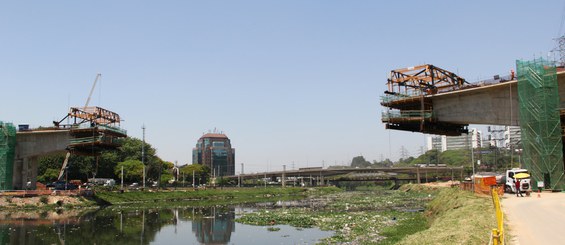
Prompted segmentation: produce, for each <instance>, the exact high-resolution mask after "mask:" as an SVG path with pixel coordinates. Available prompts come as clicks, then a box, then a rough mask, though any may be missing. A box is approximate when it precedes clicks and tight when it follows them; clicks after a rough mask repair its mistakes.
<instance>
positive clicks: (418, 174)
mask: <svg viewBox="0 0 565 245" xmlns="http://www.w3.org/2000/svg"><path fill="white" fill-rule="evenodd" d="M416 181H417V183H418V184H421V183H422V182H421V181H420V167H417V168H416Z"/></svg>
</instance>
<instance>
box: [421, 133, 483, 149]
mask: <svg viewBox="0 0 565 245" xmlns="http://www.w3.org/2000/svg"><path fill="white" fill-rule="evenodd" d="M427 140H428V144H427V145H428V150H432V149H438V150H439V151H441V152H444V151H447V150H460V149H469V146H471V147H473V148H480V147H482V139H481V131H479V130H477V129H475V128H473V129H471V130H470V132H469V134H463V135H461V136H445V135H441V136H439V135H438V136H428V139H427Z"/></svg>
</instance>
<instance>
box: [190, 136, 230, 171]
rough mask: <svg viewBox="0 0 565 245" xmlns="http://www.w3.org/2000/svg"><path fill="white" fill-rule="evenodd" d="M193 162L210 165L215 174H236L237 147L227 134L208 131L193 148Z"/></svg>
mask: <svg viewBox="0 0 565 245" xmlns="http://www.w3.org/2000/svg"><path fill="white" fill-rule="evenodd" d="M192 163H193V164H202V165H205V166H207V167H209V168H210V171H211V173H212V175H213V176H227V175H235V149H234V148H232V147H231V142H230V139H229V138H228V137H227V136H226V135H225V134H217V133H208V134H205V135H203V136H202V137H200V139H199V140H198V142H197V143H196V147H195V148H194V149H192Z"/></svg>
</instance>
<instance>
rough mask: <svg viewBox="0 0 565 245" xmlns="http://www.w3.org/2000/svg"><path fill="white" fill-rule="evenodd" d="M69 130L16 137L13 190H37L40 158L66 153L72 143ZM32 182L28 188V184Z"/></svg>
mask: <svg viewBox="0 0 565 245" xmlns="http://www.w3.org/2000/svg"><path fill="white" fill-rule="evenodd" d="M70 139H71V136H70V134H69V130H43V131H24V132H18V133H17V135H16V154H15V159H14V175H13V179H12V185H13V188H14V189H16V190H22V189H26V188H30V189H35V188H36V182H37V171H38V169H37V167H38V164H39V162H38V161H39V157H40V156H44V155H49V154H54V153H59V152H65V151H66V149H67V146H68V145H69V143H70ZM28 182H30V185H29V186H28V185H27V183H28Z"/></svg>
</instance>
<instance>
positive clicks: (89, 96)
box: [83, 73, 102, 111]
mask: <svg viewBox="0 0 565 245" xmlns="http://www.w3.org/2000/svg"><path fill="white" fill-rule="evenodd" d="M101 76H102V74H100V73H98V74H96V78H95V79H94V84H92V88H91V89H90V93H89V94H88V99H86V103H85V104H84V109H83V110H84V111H86V107H88V104H89V103H90V98H91V97H92V93H93V92H94V88H95V87H96V82H98V79H100V77H101Z"/></svg>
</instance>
